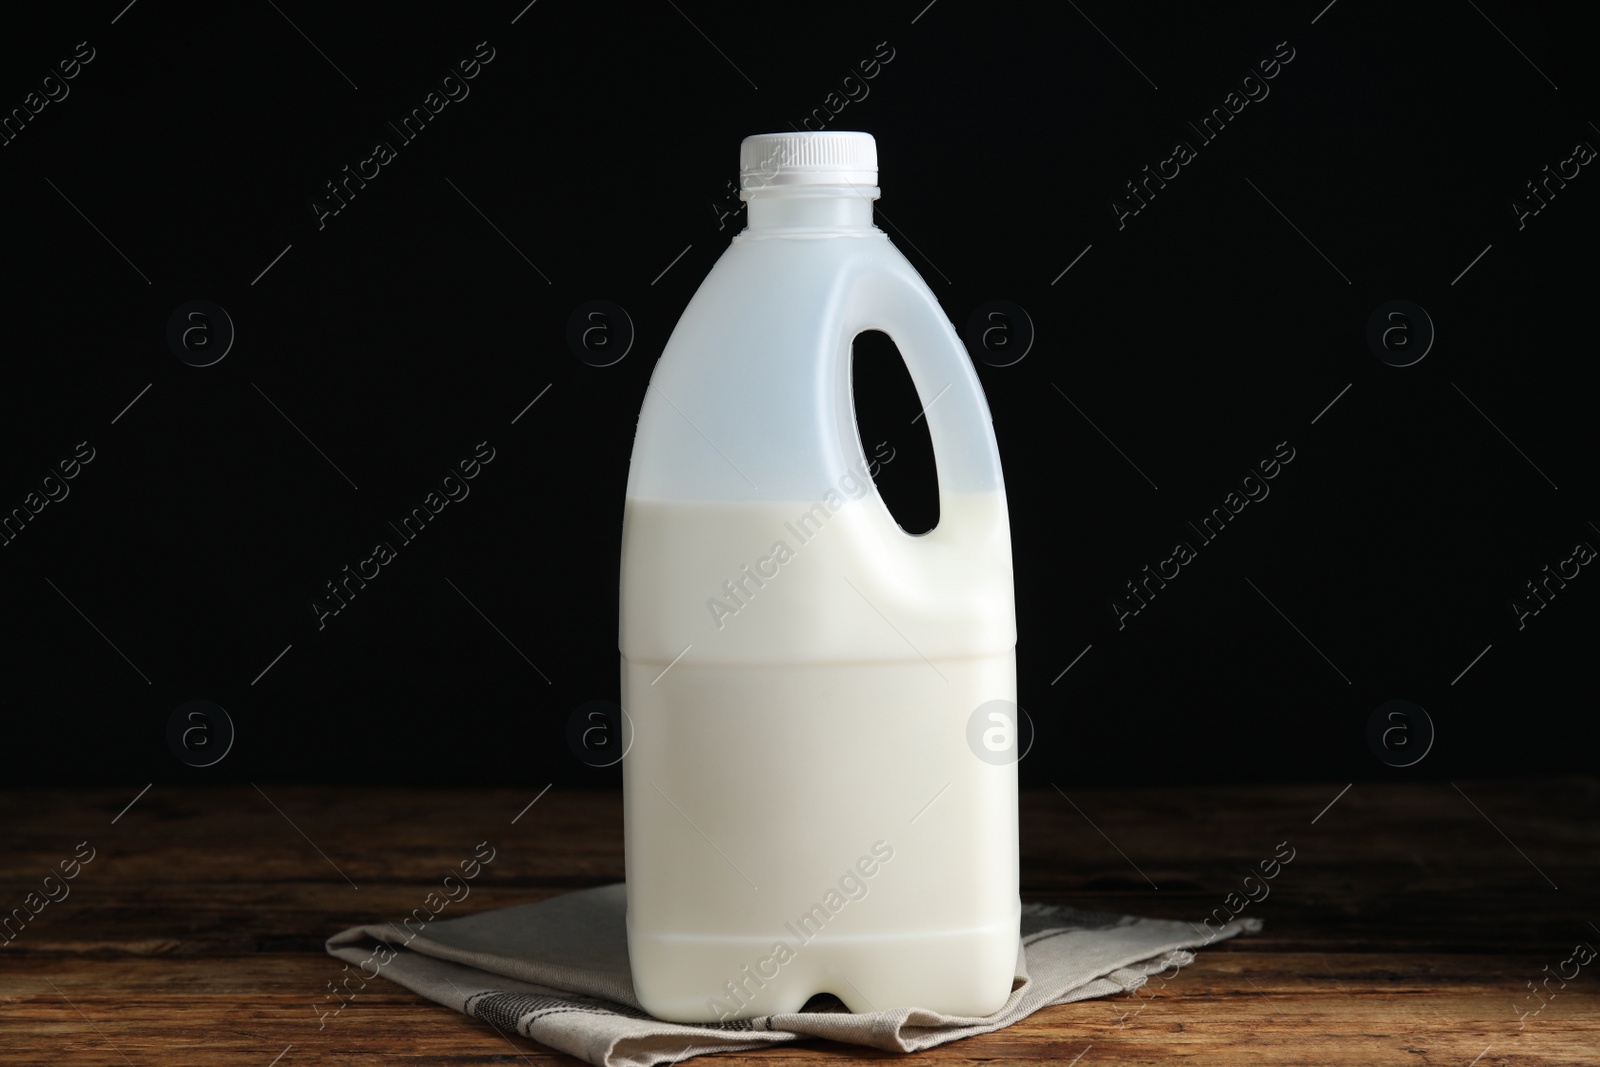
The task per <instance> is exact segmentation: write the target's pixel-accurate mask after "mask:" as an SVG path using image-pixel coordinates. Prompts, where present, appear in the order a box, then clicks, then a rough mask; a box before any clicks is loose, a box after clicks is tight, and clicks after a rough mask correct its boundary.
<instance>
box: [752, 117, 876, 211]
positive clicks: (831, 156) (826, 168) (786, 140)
mask: <svg viewBox="0 0 1600 1067" xmlns="http://www.w3.org/2000/svg"><path fill="white" fill-rule="evenodd" d="M877 184H878V144H877V142H876V141H874V140H873V139H872V134H870V133H846V132H832V131H825V132H822V133H761V134H756V135H755V136H753V137H746V138H745V139H744V142H743V143H742V144H741V145H740V146H739V188H740V190H741V191H742V192H743V193H745V194H747V195H748V194H749V193H751V192H754V191H756V190H758V189H763V188H766V187H768V186H788V185H854V186H857V187H859V188H861V191H862V193H863V194H865V195H872V196H874V197H875V196H876V195H877V191H876V186H877ZM869 190H871V191H870V193H869Z"/></svg>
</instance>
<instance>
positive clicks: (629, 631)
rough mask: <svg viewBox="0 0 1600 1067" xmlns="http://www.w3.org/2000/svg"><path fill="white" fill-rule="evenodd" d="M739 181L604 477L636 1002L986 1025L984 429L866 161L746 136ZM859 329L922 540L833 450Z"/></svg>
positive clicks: (990, 439)
mask: <svg viewBox="0 0 1600 1067" xmlns="http://www.w3.org/2000/svg"><path fill="white" fill-rule="evenodd" d="M740 172H741V187H742V196H743V198H744V199H745V201H746V202H747V203H748V206H749V225H748V228H747V229H745V230H744V231H743V232H741V233H740V234H738V236H736V237H735V238H734V239H733V242H732V245H731V246H730V247H729V248H728V250H727V251H726V252H725V253H723V255H722V258H721V259H719V260H718V261H717V263H716V266H715V267H713V268H712V271H711V273H710V274H709V275H708V276H707V277H706V280H705V282H704V284H702V285H701V286H700V289H699V291H698V292H697V293H695V295H694V298H693V299H692V300H691V301H690V302H689V304H688V307H687V308H685V310H684V312H683V317H682V318H681V319H680V320H679V322H678V325H677V328H676V329H675V330H674V331H673V333H672V336H671V339H670V340H669V341H668V343H667V346H666V348H665V350H664V351H663V352H662V355H661V358H660V361H659V363H658V364H657V365H656V368H655V371H654V374H653V375H652V377H651V380H650V385H649V388H648V389H647V390H646V393H645V398H644V406H643V409H642V410H641V411H640V414H639V424H638V429H637V433H636V436H635V439H634V446H633V460H632V465H631V467H630V469H629V472H628V485H627V498H626V501H625V510H624V518H623V538H622V573H621V625H620V628H619V629H620V642H619V643H620V649H621V653H622V706H623V710H624V711H625V712H626V715H627V723H628V725H629V726H630V727H631V730H632V738H631V746H630V747H629V748H628V750H627V755H626V757H625V758H624V760H623V768H624V776H623V786H624V813H625V814H624V832H625V838H626V849H627V900H628V912H627V930H628V952H629V958H630V961H631V965H632V972H633V983H634V988H635V991H636V993H637V995H638V998H639V1001H640V1003H641V1004H642V1005H643V1006H644V1007H645V1009H646V1010H648V1011H649V1012H650V1013H651V1014H653V1015H655V1016H657V1017H659V1018H662V1019H668V1020H673V1021H679V1022H710V1021H717V1020H736V1019H745V1018H750V1017H753V1016H761V1015H770V1014H774V1013H780V1012H790V1011H798V1010H799V1009H800V1007H801V1006H802V1005H803V1004H805V1002H806V1001H807V999H808V998H810V997H811V996H813V995H814V994H817V993H832V994H834V995H836V996H837V997H838V998H839V999H840V1000H842V1001H843V1002H844V1003H845V1005H846V1006H848V1007H849V1008H850V1010H852V1011H857V1012H867V1011H887V1010H891V1009H894V1008H900V1007H922V1008H929V1009H933V1010H936V1011H943V1012H950V1013H954V1014H959V1015H971V1016H982V1015H987V1014H991V1013H993V1012H994V1011H996V1010H998V1009H999V1008H1000V1007H1001V1006H1002V1005H1004V1003H1005V1002H1006V999H1007V997H1008V996H1009V994H1010V991H1011V985H1012V978H1013V975H1014V968H1015V965H1016V961H1017V948H1018V932H1019V918H1020V905H1019V899H1018V890H1017V780H1016V762H1015V759H1014V758H1007V752H1006V747H1007V745H1010V744H1014V730H1013V726H1014V718H1013V717H1014V715H1015V711H1016V708H1015V703H1014V702H1015V700H1016V661H1015V646H1016V621H1015V611H1014V604H1013V596H1012V574H1011V534H1010V524H1009V521H1008V518H1007V513H1006V497H1005V486H1004V483H1003V481H1002V479H1001V473H1000V456H999V451H998V449H997V447H996V444H995V437H994V431H993V427H992V426H991V424H990V416H989V408H988V403H987V402H986V400H985V399H984V395H983V390H982V387H981V386H980V385H979V383H978V379H977V376H976V374H975V373H974V372H973V368H972V364H971V361H970V360H969V358H968V356H967V354H966V351H965V349H964V348H963V347H962V344H961V342H960V340H959V339H958V338H957V335H956V333H955V331H954V330H953V329H952V328H951V325H950V322H949V321H948V320H947V319H946V318H945V315H944V314H943V312H942V311H941V310H940V307H939V304H938V302H937V301H936V300H935V298H934V296H933V294H932V292H931V291H930V290H929V289H928V287H927V285H926V284H925V283H924V282H923V281H922V279H921V278H920V277H919V276H918V275H917V272H916V270H915V269H914V268H913V267H912V266H911V264H910V263H909V262H907V260H906V259H905V257H904V256H902V255H901V254H900V252H899V251H898V250H897V249H896V248H895V247H894V245H892V244H890V243H889V240H888V238H887V237H886V236H885V235H884V233H883V232H882V231H880V230H878V229H877V228H876V227H875V226H874V225H873V223H872V203H873V201H874V200H876V199H877V198H878V160H877V147H876V144H875V143H874V141H873V139H872V137H871V136H870V135H868V134H865V133H835V132H824V133H783V134H769V135H763V136H757V137H750V138H747V139H746V140H745V141H744V143H743V146H742V148H741V152H740ZM912 177H915V176H912ZM937 179H938V175H936V174H928V175H922V176H921V180H923V181H936V180H937ZM865 330H881V331H883V332H884V333H886V334H888V335H889V337H890V338H891V339H893V341H894V342H895V344H896V346H897V347H898V348H899V350H900V352H901V354H902V356H903V357H904V359H905V363H906V366H907V368H908V369H909V371H910V374H911V378H912V381H913V382H914V384H915V386H916V390H917V394H918V396H919V397H920V398H921V401H922V404H923V407H924V411H925V417H926V419H927V425H928V431H929V433H930V435H931V437H932V440H933V449H934V455H935V459H936V462H937V465H938V479H939V521H938V525H937V526H935V527H934V529H932V530H930V531H928V532H927V533H924V534H920V535H915V536H913V535H911V534H908V533H906V532H905V531H904V530H902V529H901V528H900V526H899V525H898V524H897V523H896V522H895V520H894V518H893V516H892V515H891V514H890V512H889V510H888V508H887V507H886V506H885V505H884V502H883V500H882V498H881V497H880V496H879V495H878V492H877V489H876V487H875V486H874V484H873V481H872V477H871V474H870V472H869V470H868V468H867V464H866V457H865V454H864V452H863V449H862V444H861V440H860V436H859V435H858V433H857V430H856V422H855V408H854V399H853V395H852V390H851V346H852V341H853V339H854V338H855V337H856V335H857V334H859V333H861V332H862V331H865ZM908 429H909V427H908ZM997 709H998V710H997ZM974 738H981V739H982V741H981V743H979V742H977V741H974V740H972V739H974ZM980 753H981V755H980ZM1010 755H1011V756H1012V757H1014V756H1015V752H1014V750H1012V751H1011V752H1010Z"/></svg>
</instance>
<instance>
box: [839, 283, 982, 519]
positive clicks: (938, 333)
mask: <svg viewBox="0 0 1600 1067" xmlns="http://www.w3.org/2000/svg"><path fill="white" fill-rule="evenodd" d="M901 258H902V259H903V257H901ZM844 322H845V352H846V354H847V355H848V353H849V351H850V343H851V342H852V341H853V340H854V339H855V337H856V335H857V334H859V333H861V332H863V331H865V330H881V331H882V332H883V333H886V334H888V335H889V338H890V339H891V340H893V341H894V343H895V347H896V348H898V349H899V350H900V355H901V357H902V358H903V359H904V360H905V365H906V369H907V370H908V371H909V372H910V374H911V381H912V384H913V385H915V386H916V390H917V397H918V399H919V400H920V401H921V402H922V411H923V417H924V418H926V419H927V420H928V435H929V437H930V438H932V441H933V454H934V462H935V464H936V466H937V468H938V480H939V513H940V526H941V527H942V526H943V525H944V516H945V515H948V514H950V508H949V507H948V506H947V505H948V503H949V496H950V494H952V493H993V494H995V495H996V498H997V499H1002V498H1003V494H1004V490H1005V482H1004V479H1003V478H1002V476H1001V471H1000V450H999V445H998V444H997V442H996V441H995V436H994V425H993V421H992V417H991V415H990V413H989V403H988V400H987V399H986V398H985V397H984V393H983V386H982V385H981V384H980V383H979V381H978V375H977V372H976V371H975V370H974V369H973V367H972V360H971V358H970V357H969V356H968V355H967V349H966V346H965V345H963V344H962V343H961V338H960V337H958V336H957V334H956V332H955V329H954V327H952V326H951V325H950V320H949V319H948V318H946V317H945V314H944V309H943V308H941V307H940V306H939V302H938V300H937V299H936V298H935V297H934V295H933V292H932V291H931V290H930V289H929V288H928V287H927V285H926V284H924V283H923V281H922V279H921V278H920V277H918V276H917V275H916V272H915V271H914V269H913V268H912V267H911V265H910V264H909V263H906V264H905V267H904V270H902V271H883V272H872V273H870V274H865V275H863V276H861V277H860V278H859V279H858V281H857V283H856V285H855V286H854V287H853V291H852V292H851V294H850V297H849V300H848V303H847V306H846V312H845V316H844ZM844 383H845V388H846V390H847V392H848V389H849V386H850V378H849V375H848V374H846V375H845V376H844ZM843 421H844V422H845V423H846V428H847V429H848V431H849V436H850V437H851V438H852V440H850V441H849V442H847V443H846V442H841V444H844V445H845V449H846V450H845V455H851V454H854V453H855V452H858V451H860V450H861V445H860V436H859V434H858V433H857V432H856V427H855V425H854V420H853V419H847V420H843ZM938 529H939V527H935V531H937V530H938Z"/></svg>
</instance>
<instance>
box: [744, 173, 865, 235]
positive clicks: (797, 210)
mask: <svg viewBox="0 0 1600 1067" xmlns="http://www.w3.org/2000/svg"><path fill="white" fill-rule="evenodd" d="M877 198H878V187H877V186H875V185H873V186H824V185H813V186H789V187H786V188H766V189H756V190H749V191H747V192H746V193H745V199H746V201H747V202H748V203H749V206H750V215H749V228H750V229H751V230H754V231H766V232H770V231H777V230H808V231H823V232H870V231H871V230H872V229H873V225H872V202H873V201H874V200H876V199H877Z"/></svg>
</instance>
